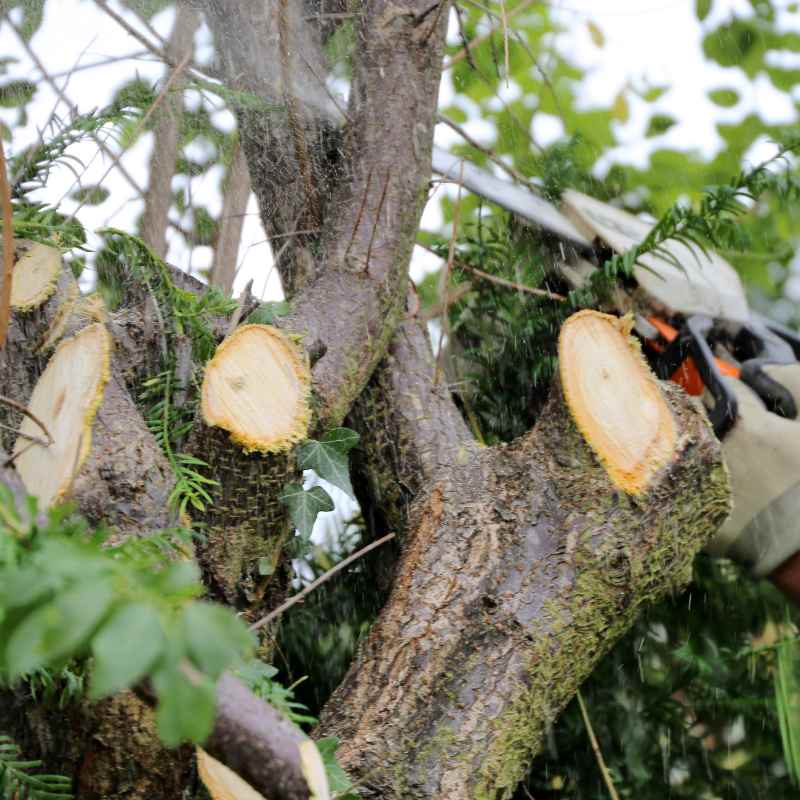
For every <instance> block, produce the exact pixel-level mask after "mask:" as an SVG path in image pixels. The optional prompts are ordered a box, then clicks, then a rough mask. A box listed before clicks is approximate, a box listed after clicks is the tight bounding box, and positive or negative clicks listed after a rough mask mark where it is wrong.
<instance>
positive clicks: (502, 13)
mask: <svg viewBox="0 0 800 800" xmlns="http://www.w3.org/2000/svg"><path fill="white" fill-rule="evenodd" d="M500 17H501V21H502V23H503V56H504V58H503V61H504V64H505V73H506V88H508V85H509V83H508V73H509V68H508V64H509V59H508V13H507V12H506V0H500Z"/></svg>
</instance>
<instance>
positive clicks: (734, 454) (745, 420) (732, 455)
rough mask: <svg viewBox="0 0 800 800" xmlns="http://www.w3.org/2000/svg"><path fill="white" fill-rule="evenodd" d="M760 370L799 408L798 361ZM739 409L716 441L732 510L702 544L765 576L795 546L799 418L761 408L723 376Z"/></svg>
mask: <svg viewBox="0 0 800 800" xmlns="http://www.w3.org/2000/svg"><path fill="white" fill-rule="evenodd" d="M763 369H764V371H765V372H766V373H767V374H768V375H769V376H770V377H771V378H774V379H775V380H776V381H778V382H779V383H781V384H783V385H784V386H785V387H786V388H787V389H788V390H789V392H790V393H791V394H792V396H793V397H794V399H795V402H796V403H797V404H798V406H799V407H800V364H797V363H794V364H771V365H766V366H764V367H763ZM723 380H725V381H726V382H728V384H729V385H730V386H731V388H732V389H733V391H734V392H735V394H736V397H737V400H738V404H739V408H738V417H737V419H736V422H735V424H734V426H733V428H732V429H731V430H730V431H728V433H727V434H726V435H725V437H724V438H723V440H722V453H723V457H724V460H725V463H726V464H727V467H728V470H729V472H730V480H731V489H732V494H733V510H732V512H731V515H730V516H729V517H728V519H727V520H726V522H725V523H724V524H723V526H722V527H721V528H720V530H719V532H718V533H717V535H716V536H715V537H714V539H713V540H712V541H711V542H710V543H709V545H708V546H707V547H706V550H707V552H710V553H711V554H712V555H718V556H726V557H728V558H731V559H734V560H735V561H738V562H740V563H743V564H746V565H747V566H749V567H750V569H751V570H752V572H753V574H754V575H756V576H757V577H765V576H767V575H769V574H770V573H772V572H774V570H775V569H776V568H777V567H779V566H780V565H781V564H783V563H784V562H785V561H786V560H787V559H788V558H790V557H791V556H792V555H794V553H796V552H797V551H798V550H800V420H790V419H785V418H783V417H780V416H778V415H777V414H774V413H772V412H770V411H767V409H766V407H765V405H764V403H763V402H762V400H761V398H760V397H759V396H758V395H757V394H756V393H755V392H754V391H753V390H752V389H751V388H750V387H749V386H747V385H746V384H744V383H742V382H741V381H738V380H736V379H734V378H724V379H723Z"/></svg>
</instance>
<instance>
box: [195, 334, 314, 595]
mask: <svg viewBox="0 0 800 800" xmlns="http://www.w3.org/2000/svg"><path fill="white" fill-rule="evenodd" d="M310 386H311V375H310V371H309V367H308V363H307V360H306V358H305V356H304V355H303V354H302V352H301V350H300V349H299V348H298V347H297V345H296V344H295V343H294V342H293V341H292V340H291V339H290V338H289V337H288V336H287V335H286V334H285V333H282V332H281V331H279V330H277V329H276V328H273V327H271V326H269V325H241V326H240V327H238V328H237V329H236V330H235V331H234V332H233V333H232V334H231V335H230V336H229V337H228V338H227V339H226V340H225V341H224V342H223V343H222V344H221V345H220V346H219V347H218V348H217V352H216V354H215V355H214V358H213V359H212V360H211V361H210V362H209V363H208V365H207V366H206V371H205V376H204V378H203V386H202V394H201V409H200V411H201V414H200V416H201V419H200V420H198V421H197V423H196V424H195V427H194V431H193V434H192V437H191V439H190V442H189V449H190V451H191V452H192V453H195V454H197V455H198V457H200V458H201V459H203V460H204V461H206V462H207V464H208V468H207V469H205V470H204V473H205V474H206V475H207V476H208V477H209V478H211V479H212V480H214V481H216V482H217V485H216V486H214V487H213V488H212V489H211V490H210V494H211V495H212V497H213V502H212V503H209V504H207V507H206V509H205V511H204V512H203V514H202V517H201V518H202V521H203V522H204V528H203V533H204V538H205V541H204V543H203V544H202V545H201V546H200V547H199V548H198V550H199V553H198V555H199V560H200V563H201V565H202V567H203V570H204V573H205V575H206V584H207V585H208V586H209V587H210V590H211V592H212V595H216V596H217V597H218V598H220V599H224V600H225V601H227V602H228V603H230V604H231V605H235V606H237V607H238V608H240V609H242V610H247V609H249V608H250V607H251V606H253V607H259V606H261V607H263V606H264V605H265V604H266V605H269V604H270V603H271V602H272V601H277V602H280V600H281V599H282V596H283V593H284V592H285V590H286V588H287V586H286V575H284V574H283V572H282V571H281V570H279V569H277V568H275V567H277V565H279V564H280V563H281V560H282V559H281V552H282V550H283V548H284V545H285V544H286V542H287V541H288V537H289V536H290V534H291V528H290V526H289V524H288V519H287V512H286V507H285V506H284V505H283V504H282V503H280V501H279V500H278V498H279V496H280V494H281V492H282V490H283V487H284V486H285V485H286V484H287V483H290V482H292V481H294V480H296V479H297V478H298V476H299V471H298V469H297V465H296V458H295V456H294V453H293V448H294V446H295V445H296V444H298V443H299V442H301V441H302V440H303V439H305V438H306V436H307V435H308V427H309V424H310V421H311V405H310V397H309V395H310Z"/></svg>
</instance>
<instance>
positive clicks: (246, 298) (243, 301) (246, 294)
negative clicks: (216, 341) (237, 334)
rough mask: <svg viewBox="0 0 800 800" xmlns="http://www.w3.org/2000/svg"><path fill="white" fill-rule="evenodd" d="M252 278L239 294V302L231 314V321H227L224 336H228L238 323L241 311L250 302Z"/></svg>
mask: <svg viewBox="0 0 800 800" xmlns="http://www.w3.org/2000/svg"><path fill="white" fill-rule="evenodd" d="M252 289H253V278H250V280H249V281H248V282H247V286H245V287H244V291H243V292H242V293H241V294H240V295H239V302H238V303H237V305H236V310H235V311H234V312H233V314H232V315H231V321H230V323H228V330H227V331H226V332H225V336H230V335H231V334H232V333H233V332H234V331H235V330H236V326H237V325H238V324H239V320H240V319H241V318H242V312H243V311H244V310H245V308H246V307H247V306H248V305H249V304H250V301H251V300H252V298H253V292H252Z"/></svg>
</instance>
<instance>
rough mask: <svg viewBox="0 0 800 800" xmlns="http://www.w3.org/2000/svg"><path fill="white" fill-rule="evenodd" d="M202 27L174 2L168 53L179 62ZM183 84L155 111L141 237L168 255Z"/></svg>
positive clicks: (194, 14) (188, 9)
mask: <svg viewBox="0 0 800 800" xmlns="http://www.w3.org/2000/svg"><path fill="white" fill-rule="evenodd" d="M199 27H200V17H199V15H198V14H197V12H196V11H195V10H194V9H193V8H191V7H190V6H188V5H186V4H185V3H183V2H179V3H176V5H175V24H174V26H173V28H172V35H171V36H170V38H169V42H167V48H166V50H167V55H168V56H170V58H171V59H172V60H173V62H180V61H181V60H182V59H183V58H184V57H185V56H186V55H187V54H188V53H191V52H192V51H193V50H194V34H195V32H196V31H197V29H198V28H199ZM182 85H183V82H181V84H180V85H178V86H175V87H174V90H173V92H174V93H173V95H172V96H171V97H167V98H165V100H164V103H163V104H162V106H161V108H159V109H158V111H156V113H155V122H154V124H153V134H154V140H153V154H152V156H151V157H150V171H149V180H148V183H147V191H146V192H145V196H144V215H143V216H142V225H141V229H142V239H144V241H145V242H147V244H148V245H149V246H150V248H151V249H152V250H153V252H154V253H156V254H157V255H158V256H159V257H160V258H166V256H167V227H168V225H169V210H170V208H171V207H172V178H173V176H174V175H175V165H176V164H177V161H178V150H179V148H180V139H181V117H182V114H183V94H182Z"/></svg>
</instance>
